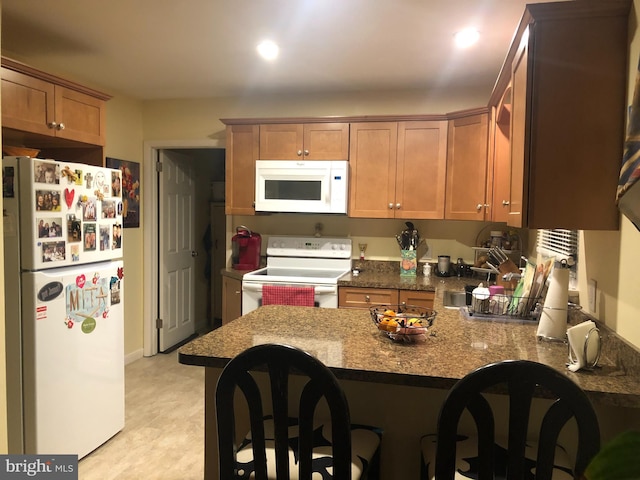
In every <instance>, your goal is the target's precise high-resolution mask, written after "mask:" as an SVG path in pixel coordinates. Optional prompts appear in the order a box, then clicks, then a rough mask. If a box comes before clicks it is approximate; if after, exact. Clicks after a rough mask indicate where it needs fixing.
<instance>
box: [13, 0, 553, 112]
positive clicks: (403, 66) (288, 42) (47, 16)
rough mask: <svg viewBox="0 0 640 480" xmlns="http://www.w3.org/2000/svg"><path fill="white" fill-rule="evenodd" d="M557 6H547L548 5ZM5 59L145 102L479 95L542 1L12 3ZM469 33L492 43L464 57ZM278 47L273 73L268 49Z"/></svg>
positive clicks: (99, 0)
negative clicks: (262, 48) (531, 7)
mask: <svg viewBox="0 0 640 480" xmlns="http://www.w3.org/2000/svg"><path fill="white" fill-rule="evenodd" d="M542 1H546V0H542ZM1 3H2V44H1V45H2V53H3V55H6V56H9V57H12V58H14V59H16V60H20V61H23V62H25V63H31V64H32V65H35V66H37V67H38V68H40V69H50V71H52V72H55V73H58V74H59V75H62V73H61V72H64V75H62V76H67V77H70V78H72V79H73V80H76V81H78V82H84V83H87V84H89V85H92V86H94V87H102V89H104V90H106V91H107V92H108V93H111V94H113V93H114V92H120V93H122V94H126V95H128V96H131V97H133V98H137V99H143V100H144V99H165V98H199V97H212V96H236V95H247V94H261V95H263V94H279V93H296V94H300V93H303V94H304V93H323V92H344V93H348V92H359V91H385V90H398V89H403V90H404V89H425V90H429V91H432V92H443V93H446V92H447V90H449V89H452V90H458V91H459V90H460V89H467V88H468V89H474V90H480V91H482V92H486V97H487V98H488V97H489V94H490V93H491V89H492V88H493V84H494V82H495V80H496V78H497V75H498V72H499V71H500V68H501V66H502V62H503V61H504V58H505V55H506V53H507V49H508V47H509V44H510V42H511V39H512V37H513V34H514V31H515V28H516V26H517V24H518V22H519V20H520V17H521V15H522V13H523V11H524V6H525V4H526V3H541V2H540V1H536V0H529V2H527V1H526V0H181V1H180V0H109V1H105V0H55V1H54V0H1ZM467 26H474V27H476V28H477V29H478V30H479V31H480V33H481V39H480V42H479V43H478V44H477V45H475V46H473V47H471V48H468V49H466V50H456V49H455V48H454V46H453V34H454V33H455V32H456V31H458V30H460V29H462V28H464V27H467ZM264 38H271V39H273V40H275V41H276V42H277V43H279V44H280V56H279V58H278V59H277V60H276V61H275V62H271V63H267V62H265V61H263V60H261V59H260V58H258V57H257V55H256V53H255V46H256V44H257V43H258V42H259V41H260V40H262V39H264Z"/></svg>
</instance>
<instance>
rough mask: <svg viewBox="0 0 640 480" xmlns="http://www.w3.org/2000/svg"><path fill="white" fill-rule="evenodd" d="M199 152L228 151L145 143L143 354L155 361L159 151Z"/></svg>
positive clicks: (205, 143)
mask: <svg viewBox="0 0 640 480" xmlns="http://www.w3.org/2000/svg"><path fill="white" fill-rule="evenodd" d="M175 148H181V149H190V148H193V149H197V148H225V145H224V142H221V141H220V140H203V139H199V140H149V141H146V142H144V164H143V165H144V167H143V169H142V171H143V175H142V178H143V181H144V185H145V186H144V188H143V189H142V201H143V202H144V203H143V205H144V212H143V216H142V228H143V236H142V237H143V242H144V246H145V247H144V248H143V257H142V269H143V276H142V283H143V284H142V313H143V319H144V320H143V334H142V335H143V338H142V354H143V356H145V357H151V356H153V355H156V354H157V353H158V330H157V329H156V326H155V319H156V317H157V314H158V261H157V260H158V248H159V241H158V228H159V222H158V214H159V211H160V206H159V203H158V193H159V192H158V181H157V180H158V172H156V168H155V163H156V161H157V159H158V150H171V149H175Z"/></svg>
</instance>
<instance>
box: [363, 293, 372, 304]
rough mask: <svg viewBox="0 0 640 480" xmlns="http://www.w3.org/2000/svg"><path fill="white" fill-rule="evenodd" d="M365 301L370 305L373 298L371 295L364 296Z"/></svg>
mask: <svg viewBox="0 0 640 480" xmlns="http://www.w3.org/2000/svg"><path fill="white" fill-rule="evenodd" d="M364 301H365V302H367V303H370V302H371V297H370V296H369V295H365V296H364Z"/></svg>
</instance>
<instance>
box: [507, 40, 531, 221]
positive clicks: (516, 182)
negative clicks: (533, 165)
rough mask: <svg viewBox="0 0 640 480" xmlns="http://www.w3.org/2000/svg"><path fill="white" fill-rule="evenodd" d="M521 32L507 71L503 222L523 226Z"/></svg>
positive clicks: (524, 62)
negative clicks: (508, 125)
mask: <svg viewBox="0 0 640 480" xmlns="http://www.w3.org/2000/svg"><path fill="white" fill-rule="evenodd" d="M527 38H528V35H525V37H524V39H523V41H522V42H521V44H520V47H519V48H518V51H517V53H516V57H515V59H514V62H513V71H512V74H511V82H512V89H511V95H512V97H511V99H512V104H511V130H510V139H509V140H510V152H511V155H510V164H509V167H510V171H511V178H510V181H509V189H510V190H509V214H508V215H507V224H508V225H510V226H512V227H526V225H527V217H526V211H525V210H524V205H525V201H526V196H527V195H528V183H527V182H526V181H525V171H528V170H529V168H528V162H529V156H528V155H526V154H525V152H526V150H527V149H528V147H527V146H526V143H527V141H528V137H527V136H526V131H527V125H526V124H527V59H528V52H529V45H528V41H527Z"/></svg>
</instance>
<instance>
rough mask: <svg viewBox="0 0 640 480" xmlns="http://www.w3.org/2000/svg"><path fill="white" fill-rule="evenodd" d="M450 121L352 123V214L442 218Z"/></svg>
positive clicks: (350, 161) (379, 216) (405, 217)
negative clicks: (448, 124)
mask: <svg viewBox="0 0 640 480" xmlns="http://www.w3.org/2000/svg"><path fill="white" fill-rule="evenodd" d="M446 142H447V122H446V121H444V120H443V121H405V122H367V123H353V124H351V152H350V160H349V164H350V167H351V174H350V179H351V180H350V191H349V216H351V217H363V218H404V219H442V218H443V216H444V185H445V184H444V181H445V173H446V161H447V157H446V155H447V154H446V152H447V143H446Z"/></svg>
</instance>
